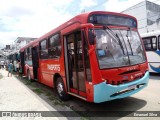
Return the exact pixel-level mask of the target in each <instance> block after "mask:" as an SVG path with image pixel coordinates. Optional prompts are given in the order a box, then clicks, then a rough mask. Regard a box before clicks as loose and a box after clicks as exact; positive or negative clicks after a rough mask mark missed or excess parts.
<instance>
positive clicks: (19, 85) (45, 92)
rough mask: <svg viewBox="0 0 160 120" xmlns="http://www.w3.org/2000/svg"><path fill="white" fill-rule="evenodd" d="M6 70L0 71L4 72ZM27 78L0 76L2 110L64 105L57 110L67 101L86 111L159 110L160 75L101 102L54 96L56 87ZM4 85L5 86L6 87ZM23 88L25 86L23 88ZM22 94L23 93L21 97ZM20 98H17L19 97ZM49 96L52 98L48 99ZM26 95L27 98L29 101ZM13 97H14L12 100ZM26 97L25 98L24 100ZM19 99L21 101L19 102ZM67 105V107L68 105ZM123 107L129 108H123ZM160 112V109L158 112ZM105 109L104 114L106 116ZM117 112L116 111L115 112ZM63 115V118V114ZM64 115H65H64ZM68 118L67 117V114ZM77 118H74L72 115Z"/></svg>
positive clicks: (142, 119) (126, 119)
mask: <svg viewBox="0 0 160 120" xmlns="http://www.w3.org/2000/svg"><path fill="white" fill-rule="evenodd" d="M3 72H4V71H0V73H2V74H4V73H3ZM17 78H18V77H17ZM25 83H26V80H25V79H24V78H18V79H16V78H15V77H12V78H8V77H6V76H4V77H3V79H0V91H1V93H0V110H10V109H12V110H17V108H18V110H32V111H33V110H43V111H44V110H46V111H48V110H53V109H54V108H56V107H55V104H58V106H61V108H60V109H59V108H58V109H57V108H56V110H62V109H64V108H65V106H64V105H66V106H69V107H70V108H72V109H73V110H75V111H85V112H86V113H87V112H89V111H93V110H96V111H114V113H115V115H117V114H118V113H117V112H120V113H123V114H124V115H123V116H128V115H129V114H132V113H133V112H136V111H148V113H151V112H152V111H160V75H151V76H150V81H149V85H148V86H147V87H146V88H145V89H143V90H142V91H140V92H139V93H136V94H135V95H133V96H130V97H128V98H124V99H120V100H114V101H109V102H105V103H100V104H94V103H89V102H85V101H83V100H80V99H78V98H76V97H72V98H71V99H70V100H69V101H66V102H61V101H60V102H59V101H57V100H55V99H54V98H55V96H56V95H55V91H54V90H53V89H52V88H49V87H47V86H45V85H43V84H40V83H38V82H32V83H31V84H30V85H26V84H25ZM4 87H5V88H4ZM38 88H40V89H41V90H42V94H38V95H37V94H35V93H34V92H33V89H36V90H38ZM21 89H25V90H24V91H23V90H21ZM16 90H17V91H21V92H20V93H15V92H14V91H16ZM19 96H23V97H19ZM17 98H18V99H17ZM48 98H49V99H48ZM26 99H27V101H26ZM13 100H14V101H13ZM23 101H26V102H23ZM17 103H18V104H17ZM65 109H66V108H65ZM123 111H126V113H125V112H123ZM159 113H160V112H159ZM105 114H106V113H105V112H104V114H103V115H104V116H105ZM89 116H97V117H94V118H93V117H90V118H84V119H93V120H101V119H104V120H106V119H113V120H114V119H120V120H130V119H133V120H137V119H138V120H146V119H147V120H150V119H151V120H158V119H160V117H159V118H158V117H108V118H106V117H103V118H102V117H99V115H98V114H97V113H91V114H89ZM113 116H114V115H113ZM56 119H58V118H56ZM61 119H62V118H61ZM64 119H65V118H64ZM67 119H68V118H67ZM73 119H75V118H73Z"/></svg>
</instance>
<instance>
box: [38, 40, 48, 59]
mask: <svg viewBox="0 0 160 120" xmlns="http://www.w3.org/2000/svg"><path fill="white" fill-rule="evenodd" d="M40 58H41V59H47V58H48V49H47V40H43V41H42V42H40Z"/></svg>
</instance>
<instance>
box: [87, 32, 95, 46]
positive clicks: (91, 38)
mask: <svg viewBox="0 0 160 120" xmlns="http://www.w3.org/2000/svg"><path fill="white" fill-rule="evenodd" d="M95 37H96V35H95V34H94V33H93V32H92V31H89V32H88V38H89V43H90V45H94V41H95Z"/></svg>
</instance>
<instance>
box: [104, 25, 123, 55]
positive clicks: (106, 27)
mask: <svg viewBox="0 0 160 120" xmlns="http://www.w3.org/2000/svg"><path fill="white" fill-rule="evenodd" d="M103 29H105V30H106V29H107V30H109V31H110V33H111V34H112V35H113V36H114V37H115V38H117V39H118V43H119V45H120V47H121V49H122V52H123V55H125V52H124V48H123V45H122V42H121V40H120V38H119V36H118V35H117V33H114V32H113V31H112V30H111V29H110V28H109V27H108V26H103ZM107 33H108V31H107Z"/></svg>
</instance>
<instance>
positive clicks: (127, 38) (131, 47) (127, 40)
mask: <svg viewBox="0 0 160 120" xmlns="http://www.w3.org/2000/svg"><path fill="white" fill-rule="evenodd" d="M128 31H129V32H130V33H131V28H130V27H129V30H127V35H126V37H127V41H128V43H129V47H130V49H131V53H132V55H133V50H132V47H131V43H130V41H129V36H128Z"/></svg>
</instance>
